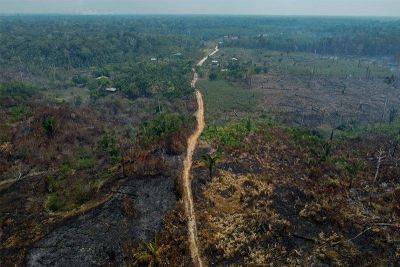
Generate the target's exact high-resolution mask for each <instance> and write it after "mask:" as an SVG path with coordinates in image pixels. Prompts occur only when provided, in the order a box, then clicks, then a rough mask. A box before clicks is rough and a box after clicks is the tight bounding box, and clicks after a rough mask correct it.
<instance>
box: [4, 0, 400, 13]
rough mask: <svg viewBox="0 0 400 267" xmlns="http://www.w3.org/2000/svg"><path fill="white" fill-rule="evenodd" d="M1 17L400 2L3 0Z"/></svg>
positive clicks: (379, 6) (296, 9) (393, 9)
mask: <svg viewBox="0 0 400 267" xmlns="http://www.w3.org/2000/svg"><path fill="white" fill-rule="evenodd" d="M0 13H79V14H82V13H83V14H259V15H342V16H348V15H358V16H400V0H0Z"/></svg>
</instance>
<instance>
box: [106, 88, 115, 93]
mask: <svg viewBox="0 0 400 267" xmlns="http://www.w3.org/2000/svg"><path fill="white" fill-rule="evenodd" d="M106 91H107V92H111V93H114V92H116V91H117V88H115V87H108V88H106Z"/></svg>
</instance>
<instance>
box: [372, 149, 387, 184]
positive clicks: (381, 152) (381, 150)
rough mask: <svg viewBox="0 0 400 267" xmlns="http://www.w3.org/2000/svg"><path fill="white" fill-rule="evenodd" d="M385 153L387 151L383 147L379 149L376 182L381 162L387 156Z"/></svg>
mask: <svg viewBox="0 0 400 267" xmlns="http://www.w3.org/2000/svg"><path fill="white" fill-rule="evenodd" d="M384 153H385V152H384V151H383V149H382V148H381V149H380V150H379V152H378V156H377V160H378V162H377V164H376V171H375V178H374V182H376V181H377V180H378V176H379V171H380V168H381V164H382V159H384V158H385V156H384Z"/></svg>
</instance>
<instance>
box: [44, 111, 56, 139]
mask: <svg viewBox="0 0 400 267" xmlns="http://www.w3.org/2000/svg"><path fill="white" fill-rule="evenodd" d="M42 126H43V129H44V132H45V133H46V135H47V136H48V137H52V136H54V134H55V132H56V119H55V118H54V117H52V116H49V117H46V118H44V120H43V123H42Z"/></svg>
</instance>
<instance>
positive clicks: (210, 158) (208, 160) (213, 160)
mask: <svg viewBox="0 0 400 267" xmlns="http://www.w3.org/2000/svg"><path fill="white" fill-rule="evenodd" d="M201 158H202V161H203V162H204V164H205V165H206V166H207V168H208V170H209V173H210V178H212V177H213V176H214V171H215V167H216V165H217V162H218V160H220V158H221V157H220V155H219V154H215V155H212V154H206V155H203V156H202V157H201Z"/></svg>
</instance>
